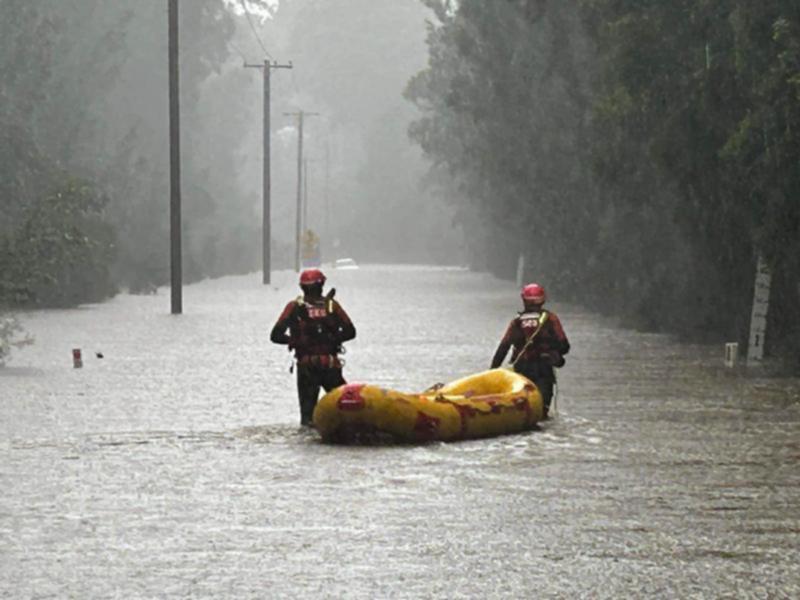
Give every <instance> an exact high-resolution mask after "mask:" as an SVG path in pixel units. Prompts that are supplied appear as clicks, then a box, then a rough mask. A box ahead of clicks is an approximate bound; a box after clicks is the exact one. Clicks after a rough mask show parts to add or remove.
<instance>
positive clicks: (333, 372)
mask: <svg viewBox="0 0 800 600" xmlns="http://www.w3.org/2000/svg"><path fill="white" fill-rule="evenodd" d="M324 284H325V275H323V273H322V271H320V270H319V269H307V270H305V271H303V272H302V273H301V274H300V287H301V288H302V290H303V295H302V296H300V297H299V298H297V299H296V300H293V301H292V302H289V304H287V305H286V308H284V309H283V312H282V313H281V315H280V317H278V321H277V323H275V326H274V327H273V328H272V333H271V334H270V340H272V341H273V342H274V343H276V344H288V346H289V350H294V354H295V359H296V361H297V394H298V397H299V400H300V423H301V424H303V425H311V423H312V417H313V415H314V407H315V406H316V405H317V398H318V397H319V388H320V387H323V388H325V391H326V392H327V391H330V390H332V389H334V388H336V387H339V386H340V385H344V384H345V380H344V378H343V377H342V361H341V360H340V359H339V353H340V352H341V351H342V347H341V345H342V344H343V343H344V342H346V341H348V340H352V339H353V338H354V337H356V328H355V327H354V326H353V323H352V322H351V321H350V317H348V316H347V313H346V312H344V309H343V308H342V307H341V306H339V303H338V302H336V300H334V299H333V295H334V294H335V293H336V291H335V290H333V289H332V290H331V291H330V292H329V293H328V295H327V296H323V295H322V286H323V285H324ZM287 329H288V334H287Z"/></svg>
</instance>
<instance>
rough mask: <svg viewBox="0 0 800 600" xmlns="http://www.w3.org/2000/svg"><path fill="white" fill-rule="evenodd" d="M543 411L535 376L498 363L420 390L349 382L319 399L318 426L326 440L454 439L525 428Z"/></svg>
mask: <svg viewBox="0 0 800 600" xmlns="http://www.w3.org/2000/svg"><path fill="white" fill-rule="evenodd" d="M542 415H543V409H542V396H541V394H540V393H539V390H538V389H537V388H536V386H535V385H534V384H533V383H532V382H531V381H530V380H529V379H527V378H525V377H523V376H522V375H519V374H517V373H515V372H514V371H511V370H508V369H492V370H491V371H485V372H483V373H478V374H476V375H471V376H469V377H464V378H463V379H458V380H456V381H453V382H452V383H448V384H447V385H443V386H441V387H434V388H431V389H429V390H426V391H425V392H422V393H420V394H404V393H402V392H397V391H394V390H387V389H384V388H381V387H378V386H374V385H367V384H362V383H350V384H347V385H343V386H341V387H338V388H336V389H335V390H332V391H331V392H329V393H328V394H326V395H325V396H324V397H323V398H322V399H321V400H320V401H319V402H318V403H317V407H316V409H315V410H314V426H315V427H316V428H317V431H319V433H320V435H321V436H322V439H323V441H326V442H338V443H346V442H351V441H356V440H359V439H367V440H369V439H371V438H372V437H373V436H374V437H375V438H381V437H388V438H390V439H394V440H399V441H406V442H426V441H431V440H442V441H453V440H462V439H468V438H480V437H490V436H496V435H503V434H506V433H515V432H518V431H524V430H526V429H530V428H531V427H532V426H533V425H535V424H536V423H537V422H538V421H540V420H541V419H542Z"/></svg>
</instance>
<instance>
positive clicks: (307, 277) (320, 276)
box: [300, 269, 325, 285]
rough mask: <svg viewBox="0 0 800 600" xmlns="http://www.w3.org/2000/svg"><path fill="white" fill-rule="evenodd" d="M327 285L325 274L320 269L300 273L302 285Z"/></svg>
mask: <svg viewBox="0 0 800 600" xmlns="http://www.w3.org/2000/svg"><path fill="white" fill-rule="evenodd" d="M315 283H325V274H324V273H323V272H322V271H320V270H319V269H306V270H305V271H303V272H302V273H300V285H314V284H315Z"/></svg>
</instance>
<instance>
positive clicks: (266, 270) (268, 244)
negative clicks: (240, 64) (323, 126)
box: [244, 60, 292, 285]
mask: <svg viewBox="0 0 800 600" xmlns="http://www.w3.org/2000/svg"><path fill="white" fill-rule="evenodd" d="M244 66H245V68H248V69H261V70H262V71H263V75H264V142H263V144H264V149H263V154H264V155H263V158H262V165H263V175H262V202H263V209H262V212H261V259H262V268H263V283H264V284H265V285H268V284H269V283H270V275H271V272H272V250H271V249H272V219H271V212H272V175H271V172H272V163H271V153H272V150H271V148H272V146H271V143H270V139H271V122H270V121H271V114H270V113H271V109H270V104H271V90H270V73H271V71H272V69H291V68H292V63H289V64H286V65H279V64H278V63H277V62H273V63H270V62H269V61H268V60H264V64H263V65H248V64H247V63H245V65H244Z"/></svg>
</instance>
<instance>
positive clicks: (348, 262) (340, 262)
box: [333, 258, 358, 270]
mask: <svg viewBox="0 0 800 600" xmlns="http://www.w3.org/2000/svg"><path fill="white" fill-rule="evenodd" d="M333 268H334V269H343V270H346V269H357V268H358V265H357V264H356V261H354V260H353V259H352V258H337V259H336V262H335V263H333Z"/></svg>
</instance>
